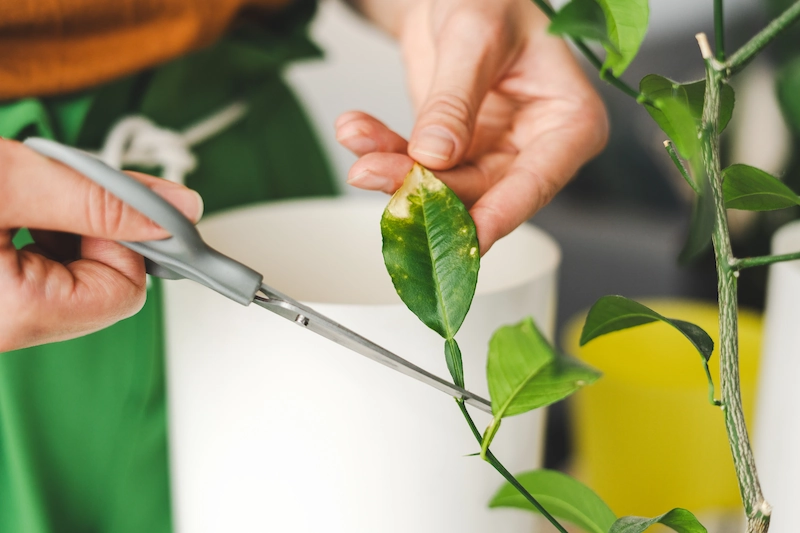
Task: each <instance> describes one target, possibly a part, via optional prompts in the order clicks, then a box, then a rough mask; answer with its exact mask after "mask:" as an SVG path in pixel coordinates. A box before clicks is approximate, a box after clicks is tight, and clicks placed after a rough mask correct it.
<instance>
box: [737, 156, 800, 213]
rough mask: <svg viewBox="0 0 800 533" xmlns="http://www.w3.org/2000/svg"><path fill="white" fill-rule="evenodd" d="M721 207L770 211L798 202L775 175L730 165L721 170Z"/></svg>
mask: <svg viewBox="0 0 800 533" xmlns="http://www.w3.org/2000/svg"><path fill="white" fill-rule="evenodd" d="M722 179H723V182H722V192H723V195H724V197H725V207H727V208H729V209H743V210H746V211H772V210H774V209H784V208H787V207H794V206H796V205H800V196H798V195H796V194H795V193H794V192H793V191H792V190H791V189H790V188H789V187H787V186H786V185H784V183H783V182H782V181H781V180H779V179H778V178H776V177H774V176H772V175H770V174H768V173H767V172H764V171H763V170H760V169H757V168H755V167H751V166H749V165H739V164H737V165H731V166H729V167H728V168H726V169H725V170H723V171H722Z"/></svg>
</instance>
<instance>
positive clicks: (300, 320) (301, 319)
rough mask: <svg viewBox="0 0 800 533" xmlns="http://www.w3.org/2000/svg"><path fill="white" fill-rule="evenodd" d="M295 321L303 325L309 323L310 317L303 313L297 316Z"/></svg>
mask: <svg viewBox="0 0 800 533" xmlns="http://www.w3.org/2000/svg"><path fill="white" fill-rule="evenodd" d="M294 321H295V322H297V323H298V324H300V325H301V326H307V325H308V317H305V316H303V315H297V318H295V319H294Z"/></svg>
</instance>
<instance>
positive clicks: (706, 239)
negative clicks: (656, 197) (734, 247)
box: [678, 158, 716, 265]
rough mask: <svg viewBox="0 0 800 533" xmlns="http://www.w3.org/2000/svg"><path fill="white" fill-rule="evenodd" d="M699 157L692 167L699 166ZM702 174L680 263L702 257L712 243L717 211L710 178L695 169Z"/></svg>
mask: <svg viewBox="0 0 800 533" xmlns="http://www.w3.org/2000/svg"><path fill="white" fill-rule="evenodd" d="M697 159H698V158H695V160H694V161H693V163H695V164H693V165H692V167H693V168H695V169H696V168H697V167H698V165H697V164H696V163H697ZM698 174H699V176H700V184H699V185H700V193H699V194H698V195H697V197H696V198H695V200H694V205H693V206H692V219H691V222H690V223H689V236H688V237H687V239H686V243H684V245H683V249H682V250H681V253H680V255H679V256H678V263H680V264H681V265H686V264H689V263H691V262H692V261H694V260H695V259H697V258H698V257H700V256H701V255H702V254H703V252H705V251H706V250H707V249H708V247H709V246H710V244H711V234H712V233H713V231H714V223H715V218H716V217H715V211H714V198H713V197H712V196H711V192H710V191H709V190H708V188H709V186H708V179H706V175H705V172H703V171H695V175H698Z"/></svg>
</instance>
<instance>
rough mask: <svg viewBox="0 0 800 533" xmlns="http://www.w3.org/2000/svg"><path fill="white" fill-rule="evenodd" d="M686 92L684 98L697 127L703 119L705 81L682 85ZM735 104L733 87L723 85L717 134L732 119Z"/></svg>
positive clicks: (723, 129) (720, 95)
mask: <svg viewBox="0 0 800 533" xmlns="http://www.w3.org/2000/svg"><path fill="white" fill-rule="evenodd" d="M682 87H683V89H684V90H685V91H686V98H687V100H688V102H689V110H690V111H691V112H692V116H693V117H694V118H695V120H696V121H697V123H698V125H699V124H700V121H701V120H702V118H703V102H704V101H705V96H706V80H699V81H695V82H692V83H685V84H683V85H682ZM735 104H736V93H734V92H733V87H731V86H730V85H728V84H727V83H724V84H723V85H722V90H721V91H720V94H719V123H718V124H717V132H718V133H722V132H723V131H725V128H726V127H727V126H728V122H730V121H731V118H732V117H733V107H734V105H735Z"/></svg>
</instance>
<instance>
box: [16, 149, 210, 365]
mask: <svg viewBox="0 0 800 533" xmlns="http://www.w3.org/2000/svg"><path fill="white" fill-rule="evenodd" d="M135 177H136V179H138V180H139V181H141V182H142V183H144V184H145V185H147V186H148V187H150V188H151V189H153V190H154V191H155V192H157V193H158V194H160V195H161V196H163V197H164V198H165V199H167V200H168V201H169V202H170V203H172V204H173V205H175V207H177V208H178V209H179V210H180V211H181V212H182V213H183V214H184V215H186V216H187V217H188V218H190V219H191V220H194V221H197V220H199V219H200V216H201V215H202V211H203V204H202V200H201V199H200V196H199V195H198V194H197V193H195V192H194V191H191V190H189V189H187V188H185V187H183V186H180V185H176V184H173V183H170V182H168V181H165V180H162V179H159V178H154V177H152V176H146V175H144V174H135ZM20 227H27V228H31V233H32V234H33V236H34V240H35V241H36V243H35V244H32V245H29V246H26V247H25V248H23V249H22V250H16V249H15V248H14V245H13V244H12V238H13V236H14V233H15V232H16V228H20ZM70 234H77V235H83V236H84V237H82V238H80V239H78V238H75V237H73V236H72V235H70ZM168 236H169V234H168V233H167V232H166V231H165V230H163V229H162V228H160V227H159V226H157V225H156V224H155V223H154V222H152V221H151V220H149V219H148V218H146V217H145V216H144V215H142V214H141V213H139V212H138V211H135V210H134V209H132V208H131V207H128V206H127V205H125V204H124V203H122V202H121V201H120V200H118V199H117V198H116V197H114V196H112V195H111V194H110V193H108V192H107V191H105V190H104V189H102V188H101V187H100V186H99V185H96V184H95V183H93V182H91V181H90V180H88V179H87V178H85V177H83V176H81V175H80V174H78V173H77V172H75V171H74V170H72V169H69V168H67V167H66V166H63V165H61V164H59V163H56V162H54V161H51V160H49V159H47V158H45V157H42V156H41V155H39V154H37V153H35V152H33V151H32V150H30V149H29V148H27V147H25V146H24V145H22V144H20V143H17V142H13V141H7V140H2V139H0V295H2V296H0V298H1V299H0V302H2V305H0V352H5V351H8V350H14V349H18V348H24V347H28V346H34V345H37V344H43V343H48V342H55V341H61V340H66V339H70V338H73V337H78V336H80V335H85V334H87V333H91V332H93V331H97V330H99V329H102V328H104V327H106V326H109V325H111V324H113V323H114V322H117V321H119V320H122V319H124V318H127V317H129V316H131V315H133V314H135V313H136V312H137V311H139V309H141V307H142V306H143V305H144V302H145V296H146V294H145V293H146V279H145V267H144V260H143V258H142V257H141V256H140V255H138V254H136V253H134V252H132V251H131V250H128V249H127V248H125V247H124V246H122V245H120V244H118V243H116V242H113V241H114V240H128V241H142V240H151V239H163V238H166V237H168Z"/></svg>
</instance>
